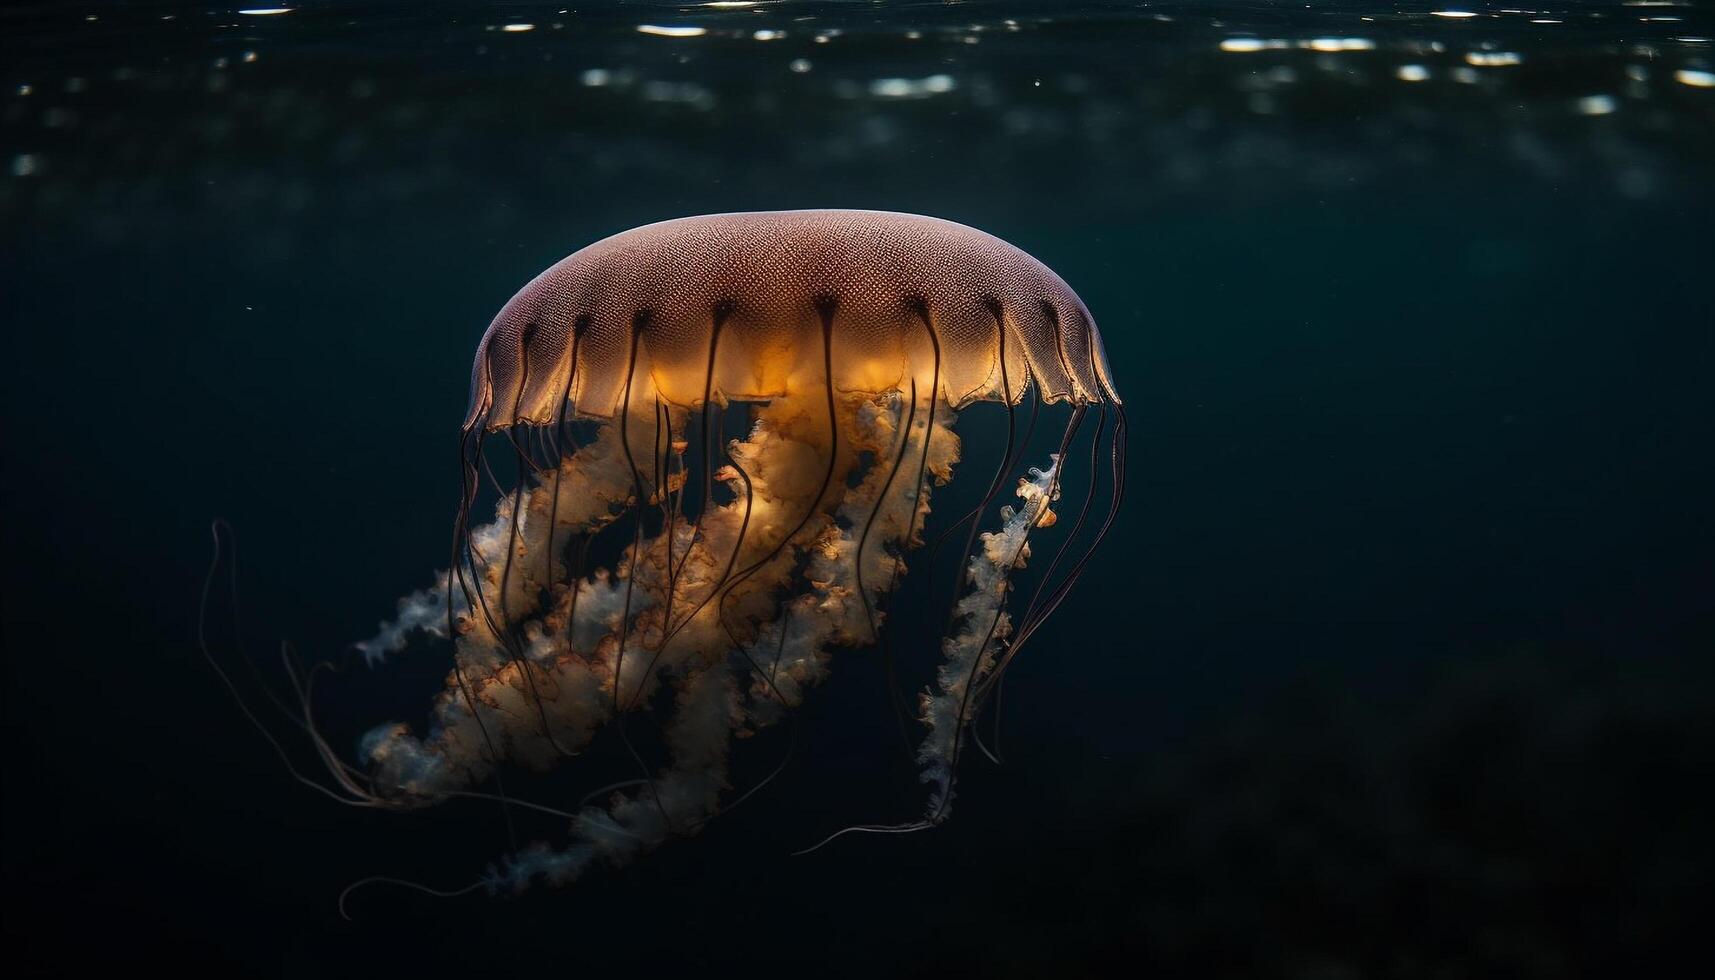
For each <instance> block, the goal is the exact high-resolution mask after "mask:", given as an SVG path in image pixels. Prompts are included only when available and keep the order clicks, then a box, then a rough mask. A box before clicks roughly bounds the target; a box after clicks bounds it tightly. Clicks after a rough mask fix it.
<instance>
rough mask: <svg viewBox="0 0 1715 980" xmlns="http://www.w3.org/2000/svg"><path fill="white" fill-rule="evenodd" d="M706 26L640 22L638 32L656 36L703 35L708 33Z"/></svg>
mask: <svg viewBox="0 0 1715 980" xmlns="http://www.w3.org/2000/svg"><path fill="white" fill-rule="evenodd" d="M708 32H709V29H708V28H706V27H674V26H672V25H663V24H638V25H637V33H639V34H652V35H654V36H656V37H702V36H703V35H704V34H707V33H708Z"/></svg>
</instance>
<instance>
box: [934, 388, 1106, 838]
mask: <svg viewBox="0 0 1715 980" xmlns="http://www.w3.org/2000/svg"><path fill="white" fill-rule="evenodd" d="M1084 411H1085V409H1084V406H1082V405H1079V406H1078V407H1077V408H1075V409H1073V410H1072V417H1071V418H1070V419H1069V420H1067V423H1066V430H1065V432H1064V433H1063V434H1062V435H1061V437H1060V451H1059V452H1058V453H1055V454H1054V456H1053V460H1054V463H1053V465H1052V466H1050V467H1049V469H1048V472H1047V473H1046V474H1045V475H1046V476H1047V478H1048V485H1047V487H1046V488H1045V489H1043V490H1042V492H1041V494H1040V496H1027V495H1026V493H1025V491H1026V489H1027V486H1025V484H1029V483H1031V482H1032V481H1028V480H1021V481H1020V484H1021V486H1020V487H1019V495H1020V496H1024V497H1025V505H1024V507H1023V508H1022V510H1021V511H1020V512H1019V513H1018V514H1017V515H1012V514H1007V513H1005V511H1003V512H1002V516H1003V518H1006V522H1007V525H1008V528H1007V530H1009V531H1010V530H1011V525H1012V524H1013V521H1014V520H1016V518H1017V517H1019V516H1023V517H1026V518H1027V519H1026V521H1025V522H1024V524H1023V527H1022V530H1021V533H1019V535H1018V544H1017V545H1016V546H1015V547H1014V548H1013V549H1012V554H1011V555H1010V556H1008V557H1007V559H1006V562H1005V564H1004V565H1001V566H1000V567H1001V569H1002V571H1001V575H1000V577H999V581H998V582H996V583H995V589H996V596H995V602H994V611H993V615H992V616H990V617H989V625H988V629H987V630H986V631H985V632H984V633H983V638H982V641H981V642H980V643H978V644H977V646H976V650H975V655H974V656H973V657H972V658H971V665H970V668H969V670H968V671H967V672H966V674H965V677H964V680H963V682H962V683H961V684H960V694H959V710H958V714H957V715H956V718H955V720H956V727H955V728H954V731H953V751H952V759H951V760H950V761H949V763H948V766H947V782H946V785H945V786H944V788H943V790H942V792H941V794H940V804H939V805H938V806H936V807H935V810H934V813H933V815H932V816H930V817H929V819H930V820H931V821H932V822H937V823H938V822H939V821H940V820H941V819H942V818H943V817H944V815H945V812H946V808H947V806H948V805H949V804H950V803H951V802H952V796H953V793H952V783H953V780H954V779H956V778H957V774H958V768H959V760H960V758H961V755H962V751H963V748H964V745H963V739H964V735H965V732H966V731H967V730H969V731H971V732H972V734H973V735H974V734H975V729H974V728H972V727H971V721H972V711H971V705H972V700H971V695H972V693H973V691H974V690H975V688H976V686H977V682H978V678H979V676H980V675H982V674H983V672H984V665H985V664H987V663H990V662H991V661H992V659H993V657H992V655H991V654H990V653H989V648H990V646H991V644H993V643H994V642H995V640H996V633H997V631H999V630H1000V628H1001V624H1002V621H1003V619H1004V618H1005V617H1006V599H1007V595H1008V593H1009V591H1010V573H1011V571H1012V570H1014V569H1017V568H1019V567H1021V566H1022V565H1023V564H1024V560H1025V558H1026V557H1027V556H1028V554H1029V543H1030V532H1031V531H1033V530H1035V529H1036V528H1038V527H1042V526H1044V525H1045V524H1047V523H1049V522H1050V520H1051V515H1052V512H1051V511H1050V510H1049V507H1050V506H1051V505H1052V504H1053V503H1054V501H1055V500H1056V499H1058V498H1059V496H1060V471H1061V461H1062V460H1063V459H1065V458H1066V451H1067V449H1068V448H1069V447H1070V446H1071V444H1072V440H1073V438H1074V437H1076V436H1077V434H1078V428H1079V426H1080V425H1082V423H1083V421H1084ZM1031 472H1032V474H1034V475H1037V477H1038V479H1040V477H1041V476H1042V475H1044V474H1042V473H1041V471H1038V470H1032V471H1031ZM1037 501H1040V502H1041V506H1040V508H1038V507H1037V506H1036V504H1037ZM989 669H990V671H991V672H992V670H993V669H994V665H991V666H990V668H989ZM979 703H980V702H979ZM983 751H984V752H985V753H986V752H987V751H988V750H987V749H986V748H985V749H984V750H983ZM989 757H990V758H991V759H993V758H994V757H993V755H992V754H990V756H989ZM996 761H998V760H996Z"/></svg>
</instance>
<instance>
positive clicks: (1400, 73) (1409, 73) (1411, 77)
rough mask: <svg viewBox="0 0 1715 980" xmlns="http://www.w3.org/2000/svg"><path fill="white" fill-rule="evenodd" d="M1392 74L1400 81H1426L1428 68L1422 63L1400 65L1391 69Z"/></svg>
mask: <svg viewBox="0 0 1715 980" xmlns="http://www.w3.org/2000/svg"><path fill="white" fill-rule="evenodd" d="M1393 76H1394V77H1395V78H1397V79H1399V80H1400V81H1402V82H1426V81H1428V80H1429V69H1428V68H1425V67H1423V66H1422V65H1400V66H1399V67H1398V68H1395V69H1394V70H1393Z"/></svg>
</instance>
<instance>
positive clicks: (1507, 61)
mask: <svg viewBox="0 0 1715 980" xmlns="http://www.w3.org/2000/svg"><path fill="white" fill-rule="evenodd" d="M1523 62H1524V58H1523V57H1521V56H1520V55H1519V54H1518V52H1516V51H1468V52H1466V53H1465V63H1466V64H1468V65H1474V66H1476V67H1478V68H1504V67H1507V66H1509V65H1517V64H1522V63H1523Z"/></svg>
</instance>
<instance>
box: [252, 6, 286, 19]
mask: <svg viewBox="0 0 1715 980" xmlns="http://www.w3.org/2000/svg"><path fill="white" fill-rule="evenodd" d="M294 9H295V8H293V7H249V8H247V9H244V10H240V11H239V13H241V14H243V15H244V16H246V17H273V16H276V15H278V14H289V13H291V12H292V11H293V10H294Z"/></svg>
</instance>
